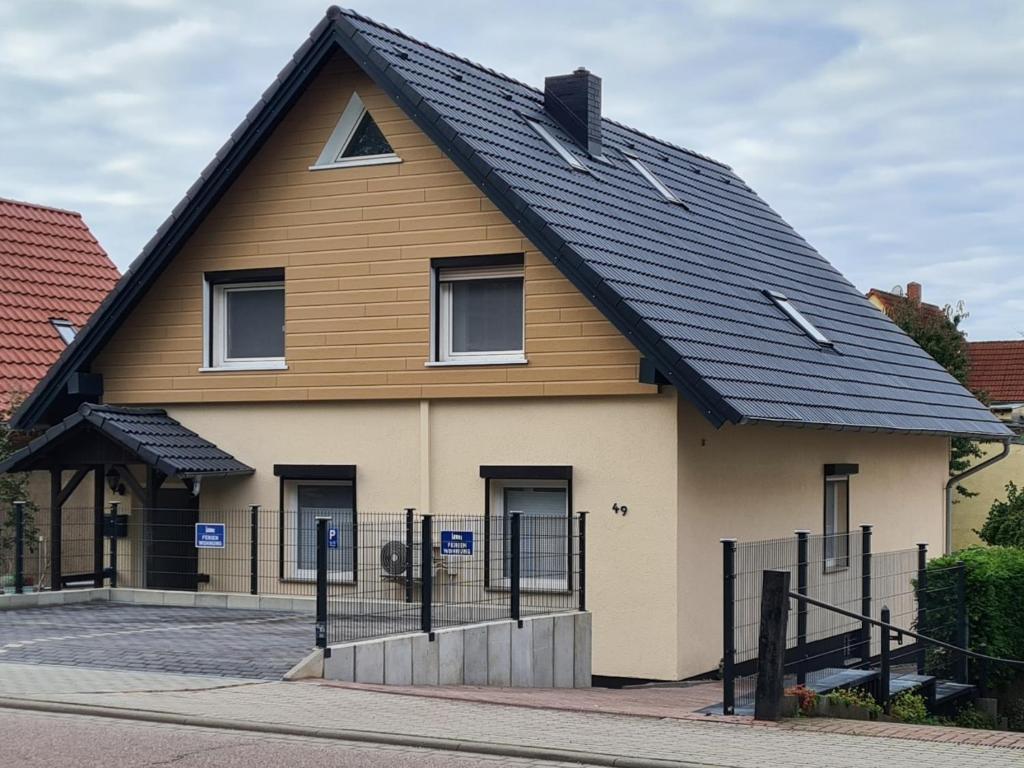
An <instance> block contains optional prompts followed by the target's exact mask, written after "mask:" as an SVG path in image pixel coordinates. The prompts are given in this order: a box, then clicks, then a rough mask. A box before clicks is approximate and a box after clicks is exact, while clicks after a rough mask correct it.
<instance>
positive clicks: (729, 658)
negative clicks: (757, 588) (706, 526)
mask: <svg viewBox="0 0 1024 768" xmlns="http://www.w3.org/2000/svg"><path fill="white" fill-rule="evenodd" d="M721 541H722V576H723V581H722V714H723V715H732V714H735V711H736V609H735V605H734V602H735V598H736V539H722V540H721Z"/></svg>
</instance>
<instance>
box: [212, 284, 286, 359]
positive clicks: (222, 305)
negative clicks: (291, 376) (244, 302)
mask: <svg viewBox="0 0 1024 768" xmlns="http://www.w3.org/2000/svg"><path fill="white" fill-rule="evenodd" d="M206 286H207V290H206V294H207V295H206V297H205V298H206V301H205V302H204V304H205V307H206V310H205V313H204V318H205V320H206V322H205V323H204V325H205V326H206V327H205V328H204V333H203V337H204V339H207V340H209V341H211V342H212V344H210V349H209V350H208V352H209V354H208V357H207V363H208V365H207V367H204V368H201V369H200V370H201V371H274V370H285V369H287V367H288V366H287V364H286V363H285V358H284V356H281V357H227V337H228V326H227V322H226V320H227V296H228V294H230V293H234V292H242V291H261V290H262V291H265V290H267V289H279V290H280V291H281V300H282V301H284V280H261V281H253V282H238V283H214V284H213V285H210V283H209V282H207V283H206ZM282 333H284V331H283V329H282Z"/></svg>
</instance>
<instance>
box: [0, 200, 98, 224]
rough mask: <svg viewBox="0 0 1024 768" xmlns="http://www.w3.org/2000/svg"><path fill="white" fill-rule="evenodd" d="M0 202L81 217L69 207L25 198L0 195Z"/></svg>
mask: <svg viewBox="0 0 1024 768" xmlns="http://www.w3.org/2000/svg"><path fill="white" fill-rule="evenodd" d="M0 203H10V204H11V205H20V206H23V207H25V208H35V209H37V210H40V211H53V212H54V213H66V214H68V215H70V216H76V217H78V218H79V219H81V218H82V214H81V213H80V212H78V211H72V210H71V209H70V208H58V207H57V206H55V205H43V204H42V203H30V202H28V201H27V200H15V199H14V198H13V197H0Z"/></svg>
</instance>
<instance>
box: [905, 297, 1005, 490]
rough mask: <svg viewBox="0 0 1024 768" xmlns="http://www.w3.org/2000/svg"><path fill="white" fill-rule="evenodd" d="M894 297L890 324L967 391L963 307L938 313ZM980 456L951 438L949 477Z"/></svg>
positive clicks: (981, 395) (964, 440)
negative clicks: (914, 342)
mask: <svg viewBox="0 0 1024 768" xmlns="http://www.w3.org/2000/svg"><path fill="white" fill-rule="evenodd" d="M893 293H895V294H896V297H895V299H893V301H892V302H891V304H890V306H889V310H888V314H889V317H890V318H891V319H892V321H893V322H894V323H896V325H898V326H899V327H900V328H902V329H903V330H904V331H905V332H906V334H907V335H908V336H910V338H912V339H913V340H914V341H916V342H917V343H918V346H920V347H921V348H922V349H923V350H924V351H925V352H927V353H928V354H929V355H931V356H932V357H933V358H935V362H937V363H938V364H939V365H941V366H942V367H943V368H945V369H946V370H947V371H949V373H950V375H951V376H953V378H955V379H956V380H957V381H959V382H960V383H961V384H963V385H964V386H965V387H966V386H967V375H968V374H969V373H970V369H971V360H970V357H968V354H967V337H966V336H964V332H963V331H962V330H960V323H962V322H963V321H964V320H966V319H967V310H966V309H965V308H964V303H963V302H962V301H961V302H959V303H958V304H957V305H956V307H951V306H950V305H949V304H947V305H946V306H945V307H943V308H942V309H941V310H940V309H938V308H936V307H934V306H932V305H929V304H923V303H922V302H920V301H913V300H911V299H909V298H907V297H906V296H903V295H902V291H901V290H900V289H899V288H896V289H894V290H893ZM974 394H975V396H977V397H978V398H979V399H981V400H982V401H984V400H985V399H986V398H985V394H984V393H983V392H975V393H974ZM981 455H982V453H981V448H980V447H979V446H978V443H977V442H975V441H974V440H970V439H968V438H966V437H954V438H953V440H952V441H951V445H950V453H949V474H950V475H958V474H960V473H961V472H963V471H964V470H966V469H967V468H968V467H970V466H971V459H977V458H981ZM956 492H957V493H958V494H960V495H961V496H976V495H977V494H976V493H974V492H973V491H969V490H967V488H965V487H964V486H962V485H959V484H958V485H957V487H956Z"/></svg>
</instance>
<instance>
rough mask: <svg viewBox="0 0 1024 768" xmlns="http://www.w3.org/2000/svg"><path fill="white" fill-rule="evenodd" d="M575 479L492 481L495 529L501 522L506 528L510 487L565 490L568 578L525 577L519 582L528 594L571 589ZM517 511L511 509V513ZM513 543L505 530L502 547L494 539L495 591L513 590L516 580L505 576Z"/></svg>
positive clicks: (491, 565)
mask: <svg viewBox="0 0 1024 768" xmlns="http://www.w3.org/2000/svg"><path fill="white" fill-rule="evenodd" d="M570 482H572V481H571V480H530V479H529V478H523V479H521V480H504V479H501V480H499V479H492V480H491V481H490V483H489V485H490V494H491V498H490V511H489V516H490V518H491V525H492V526H493V525H494V523H495V521H497V520H500V521H501V523H500V524H501V525H502V526H503V527H504V525H505V517H506V510H505V489H507V488H560V489H562V490H563V491H565V517H564V521H565V547H564V548H563V550H562V556H563V557H564V559H565V567H566V574H565V578H564V579H544V578H523V577H521V578H520V579H519V588H520V589H521V590H524V591H527V592H567V591H568V590H569V583H570V579H571V577H572V574H570V573H569V538H570V537H569V514H570V511H569V497H570V495H571V494H570V489H569V483H570ZM515 511H516V510H514V509H512V510H508V513H509V514H511V513H512V512H515ZM520 519H522V518H520ZM491 536H492V537H493V536H494V532H493V531H492V532H491ZM508 544H509V541H508V540H506V539H505V535H504V531H502V534H501V546H499V547H495V546H494V540H493V538H492V541H491V545H490V551H491V560H492V561H494V560H495V558H497V561H496V562H492V563H490V564H489V565H488V567H494V568H495V569H496V571H497V573H496V574H493V572H492V574H493V578H491V579H490V582H491V585H492V589H493V588H495V587H496V588H498V589H510V588H511V587H512V579H511V578H510V577H508V576H506V575H505V574H504V573H503V565H504V558H505V552H504V549H503V547H504V546H506V545H508Z"/></svg>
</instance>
